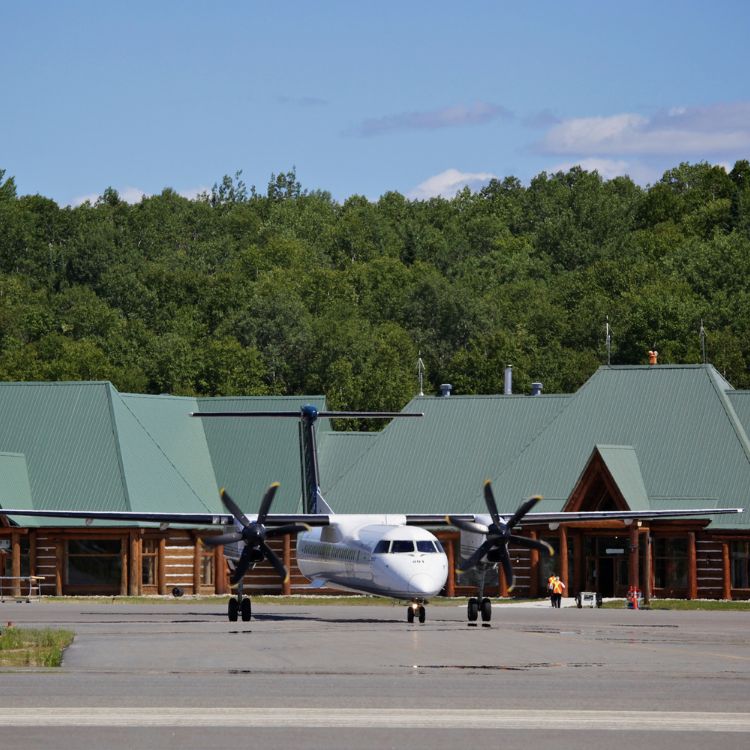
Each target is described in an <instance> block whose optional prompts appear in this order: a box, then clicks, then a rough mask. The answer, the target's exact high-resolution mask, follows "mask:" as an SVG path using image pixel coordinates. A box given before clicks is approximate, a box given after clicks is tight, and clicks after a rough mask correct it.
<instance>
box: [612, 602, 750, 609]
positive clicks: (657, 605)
mask: <svg viewBox="0 0 750 750" xmlns="http://www.w3.org/2000/svg"><path fill="white" fill-rule="evenodd" d="M602 606H603V607H604V608H606V609H623V608H624V607H625V600H624V599H623V600H621V601H610V602H605V603H604V604H603V605H602ZM643 608H644V609H674V610H681V611H689V612H696V611H699V610H709V611H714V612H733V611H734V612H750V601H731V602H730V601H725V600H719V599H652V600H651V602H650V603H649V604H647V605H644V606H643Z"/></svg>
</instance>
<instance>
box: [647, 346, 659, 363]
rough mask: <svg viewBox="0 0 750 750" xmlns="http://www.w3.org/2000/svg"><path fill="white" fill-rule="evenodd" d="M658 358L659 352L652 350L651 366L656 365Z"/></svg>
mask: <svg viewBox="0 0 750 750" xmlns="http://www.w3.org/2000/svg"><path fill="white" fill-rule="evenodd" d="M658 357H659V352H657V351H656V349H653V350H651V351H650V352H649V353H648V363H649V364H650V365H655V364H656V360H657V358H658Z"/></svg>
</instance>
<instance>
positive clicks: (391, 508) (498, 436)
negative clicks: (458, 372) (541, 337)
mask: <svg viewBox="0 0 750 750" xmlns="http://www.w3.org/2000/svg"><path fill="white" fill-rule="evenodd" d="M569 400H570V397H569V396H449V397H418V398H415V399H413V400H412V401H411V402H410V403H409V404H408V405H407V407H406V408H405V410H404V411H408V412H424V414H425V416H424V417H423V418H422V419H394V420H392V421H391V423H390V424H389V425H388V426H387V427H386V428H385V429H384V430H383V432H382V433H381V434H380V435H379V437H378V439H377V440H376V441H375V443H374V445H373V446H372V447H371V448H370V449H369V450H368V451H367V452H366V453H364V454H363V455H362V456H361V457H360V458H359V460H358V461H357V462H356V463H355V464H354V466H353V467H352V469H351V470H350V471H349V472H348V473H346V474H345V475H344V476H342V477H341V478H340V479H338V480H336V481H335V482H333V483H331V484H329V483H328V482H327V480H326V479H325V478H324V480H323V485H324V487H326V488H328V491H327V493H326V500H328V502H329V504H330V505H331V506H332V507H333V508H334V510H336V511H337V512H342V513H343V512H347V513H376V512H388V513H435V512H446V513H447V512H458V511H466V512H470V511H476V512H485V506H484V502H483V501H482V499H481V492H482V484H483V481H484V479H486V478H487V477H490V476H493V475H494V474H496V473H498V472H499V471H500V470H501V469H502V468H503V467H505V466H507V465H508V464H509V463H510V462H511V461H512V459H513V458H514V457H515V456H517V455H518V454H519V453H520V452H521V451H522V450H523V448H524V447H525V446H526V445H527V444H528V443H529V442H530V441H532V440H533V439H534V437H535V436H536V435H538V434H539V433H540V432H541V431H542V430H543V429H544V428H545V426H546V425H548V424H549V423H550V422H551V421H552V419H553V418H554V417H555V415H556V414H558V413H559V412H560V411H561V410H562V409H563V407H564V405H565V404H566V403H567V402H568V401H569Z"/></svg>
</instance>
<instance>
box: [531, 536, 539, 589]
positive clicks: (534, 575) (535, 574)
mask: <svg viewBox="0 0 750 750" xmlns="http://www.w3.org/2000/svg"><path fill="white" fill-rule="evenodd" d="M529 538H530V539H534V540H536V539H538V538H539V534H538V533H537V532H536V531H531V532H529ZM530 552H531V554H530V555H529V596H530V597H531V598H532V599H535V598H536V597H537V596H539V550H536V549H532V550H530Z"/></svg>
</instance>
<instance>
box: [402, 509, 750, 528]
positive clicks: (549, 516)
mask: <svg viewBox="0 0 750 750" xmlns="http://www.w3.org/2000/svg"><path fill="white" fill-rule="evenodd" d="M742 511H743V508H690V509H687V510H685V509H674V510H669V509H667V510H593V511H574V512H559V513H527V514H526V515H525V516H524V517H523V525H524V526H528V525H535V524H549V523H563V522H566V521H628V520H631V521H633V520H638V521H649V520H654V519H659V518H682V517H686V516H692V517H708V516H718V515H726V514H730V513H742ZM500 517H501V518H503V519H504V521H506V522H507V521H508V520H509V519H510V518H511V515H507V516H503V515H501V516H500ZM482 518H483V515H482V514H479V513H450V514H448V515H444V514H430V513H419V514H415V513H408V514H407V515H406V523H407V524H408V525H409V526H452V525H454V524H453V523H452V521H453V520H458V521H459V522H461V521H469V522H476V521H481V519H482Z"/></svg>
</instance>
